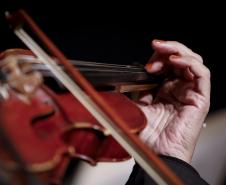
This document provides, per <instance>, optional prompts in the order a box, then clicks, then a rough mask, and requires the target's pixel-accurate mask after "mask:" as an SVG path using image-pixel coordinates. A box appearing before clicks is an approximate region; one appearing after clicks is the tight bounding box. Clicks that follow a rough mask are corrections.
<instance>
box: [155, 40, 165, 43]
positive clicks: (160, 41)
mask: <svg viewBox="0 0 226 185" xmlns="http://www.w3.org/2000/svg"><path fill="white" fill-rule="evenodd" d="M154 42H155V43H156V44H162V43H163V42H165V41H164V40H159V39H155V40H154Z"/></svg>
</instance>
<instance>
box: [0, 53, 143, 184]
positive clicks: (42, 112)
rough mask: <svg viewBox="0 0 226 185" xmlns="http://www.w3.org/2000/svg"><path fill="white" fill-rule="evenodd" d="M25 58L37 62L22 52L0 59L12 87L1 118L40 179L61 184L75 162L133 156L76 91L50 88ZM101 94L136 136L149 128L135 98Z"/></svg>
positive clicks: (11, 163)
mask: <svg viewBox="0 0 226 185" xmlns="http://www.w3.org/2000/svg"><path fill="white" fill-rule="evenodd" d="M18 55H20V57H17V56H18ZM21 55H24V56H26V57H27V56H29V57H30V60H32V59H35V57H34V56H33V54H31V53H30V52H29V51H27V50H21V49H19V50H17V49H15V50H10V51H6V52H4V53H2V54H1V55H0V56H1V57H0V60H1V62H0V70H1V71H2V73H3V75H4V79H5V80H4V81H2V83H3V84H5V86H6V87H5V86H4V87H3V86H2V87H1V88H2V91H4V92H5V93H2V97H3V98H2V99H3V100H1V102H0V120H1V124H2V127H3V128H4V130H5V132H6V133H7V136H8V137H9V138H10V141H11V142H12V143H13V145H14V146H15V149H16V151H17V152H18V154H19V156H21V158H22V159H23V161H24V163H25V164H26V168H27V170H28V171H29V172H31V173H35V174H36V175H38V176H39V177H40V178H41V179H42V181H43V182H45V184H46V185H48V184H58V183H59V182H60V181H61V180H62V178H63V176H64V173H65V171H66V168H67V166H68V164H69V163H70V161H71V159H74V158H76V159H82V160H85V161H88V162H89V163H90V164H93V165H95V164H96V163H97V162H99V161H111V162H115V161H122V160H126V159H129V158H130V156H129V155H128V153H127V152H126V151H125V150H124V149H123V148H122V147H121V146H120V145H119V144H118V142H117V141H116V140H115V139H113V137H112V136H111V135H110V133H109V131H108V130H107V129H106V128H104V127H103V126H102V125H101V124H100V123H99V122H98V121H97V120H96V119H95V118H94V117H93V116H92V115H91V114H90V113H89V112H88V111H87V110H86V109H85V107H84V106H83V105H82V104H81V103H80V102H79V101H78V100H77V99H76V98H75V97H74V96H72V94H71V93H69V92H68V91H65V92H63V93H62V92H61V93H56V92H54V91H53V90H52V89H51V87H49V86H46V85H44V84H43V80H42V75H41V74H40V73H39V72H37V71H33V70H32V68H29V67H28V65H27V62H26V63H21ZM18 58H20V60H19V59H18ZM3 89H4V90H3ZM99 93H100V95H101V96H102V98H103V99H104V100H105V101H107V102H108V103H109V105H110V106H111V107H113V108H115V110H116V111H117V113H118V114H119V115H120V116H121V117H122V118H123V119H124V120H125V121H126V122H127V123H128V124H129V128H130V132H131V133H134V134H136V133H139V132H140V131H141V130H142V129H143V128H144V127H145V124H146V119H145V116H144V115H143V113H142V112H141V111H140V109H139V108H138V107H137V106H136V105H135V103H134V102H132V101H131V100H130V99H129V98H127V97H126V96H124V95H123V94H121V93H117V92H99ZM3 94H7V95H3ZM0 151H1V152H0V160H1V161H4V166H6V167H7V168H8V169H9V170H12V171H16V170H17V169H18V165H19V164H17V161H15V160H14V159H13V158H12V157H11V155H10V154H9V152H8V151H7V150H6V149H5V148H3V147H1V148H0Z"/></svg>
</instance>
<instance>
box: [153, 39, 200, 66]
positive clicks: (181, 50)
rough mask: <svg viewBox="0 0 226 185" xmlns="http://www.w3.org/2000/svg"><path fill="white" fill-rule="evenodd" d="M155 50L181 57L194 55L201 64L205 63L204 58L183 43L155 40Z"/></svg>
mask: <svg viewBox="0 0 226 185" xmlns="http://www.w3.org/2000/svg"><path fill="white" fill-rule="evenodd" d="M152 47H153V49H154V50H155V51H156V52H158V53H161V54H168V55H171V54H178V55H180V56H184V55H192V56H193V57H195V58H196V59H197V60H198V61H199V62H201V63H202V62H203V60H202V57H201V56H200V55H198V54H197V53H194V52H193V51H192V50H191V49H189V48H188V47H186V46H185V45H183V44H182V43H179V42H176V41H162V40H153V41H152Z"/></svg>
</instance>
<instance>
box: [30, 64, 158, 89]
mask: <svg viewBox="0 0 226 185" xmlns="http://www.w3.org/2000/svg"><path fill="white" fill-rule="evenodd" d="M70 62H71V63H72V65H74V66H75V67H76V68H77V69H78V70H79V71H80V72H81V73H82V74H83V75H84V76H85V77H86V78H87V79H88V80H89V81H90V83H91V84H93V85H94V86H95V87H96V88H99V89H103V90H113V91H118V92H132V91H142V90H150V89H152V88H154V87H156V86H157V85H158V84H159V83H160V82H161V80H162V77H159V76H156V75H151V74H148V73H147V72H146V70H145V69H144V66H142V65H118V64H106V63H96V62H88V61H81V60H70ZM34 69H36V70H39V71H41V72H42V74H43V76H44V77H45V78H48V77H53V75H51V73H50V72H49V70H48V69H47V68H46V67H45V66H43V65H42V64H35V67H34Z"/></svg>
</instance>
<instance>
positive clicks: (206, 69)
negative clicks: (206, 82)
mask: <svg viewBox="0 0 226 185" xmlns="http://www.w3.org/2000/svg"><path fill="white" fill-rule="evenodd" d="M204 76H205V77H206V78H208V79H210V77H211V72H210V70H209V69H208V68H207V67H204Z"/></svg>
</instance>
